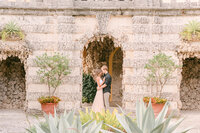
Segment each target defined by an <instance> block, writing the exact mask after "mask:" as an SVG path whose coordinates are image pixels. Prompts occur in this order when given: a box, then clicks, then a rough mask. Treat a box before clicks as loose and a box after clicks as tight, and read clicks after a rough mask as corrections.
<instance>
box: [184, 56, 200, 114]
mask: <svg viewBox="0 0 200 133" xmlns="http://www.w3.org/2000/svg"><path fill="white" fill-rule="evenodd" d="M199 96H200V59H198V58H196V57H195V58H187V59H185V60H183V67H182V80H181V85H180V99H181V102H182V109H183V110H200V97H199Z"/></svg>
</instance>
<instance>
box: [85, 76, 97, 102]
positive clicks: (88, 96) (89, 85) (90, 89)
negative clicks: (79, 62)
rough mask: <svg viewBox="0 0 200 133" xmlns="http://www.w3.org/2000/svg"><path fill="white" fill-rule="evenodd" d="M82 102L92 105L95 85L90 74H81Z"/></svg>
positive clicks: (95, 90)
mask: <svg viewBox="0 0 200 133" xmlns="http://www.w3.org/2000/svg"><path fill="white" fill-rule="evenodd" d="M82 83H83V89H82V102H83V103H84V102H86V103H92V102H93V101H94V97H95V95H96V92H97V84H96V82H95V81H94V79H93V77H92V76H91V75H90V74H85V73H84V74H83V80H82Z"/></svg>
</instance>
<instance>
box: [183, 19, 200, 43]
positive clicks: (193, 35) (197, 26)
mask: <svg viewBox="0 0 200 133" xmlns="http://www.w3.org/2000/svg"><path fill="white" fill-rule="evenodd" d="M180 35H181V37H182V40H183V41H199V40H200V22H199V21H195V20H192V21H190V22H189V23H188V24H186V25H185V27H184V29H183V31H182V32H181V33H180Z"/></svg>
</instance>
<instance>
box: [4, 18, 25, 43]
mask: <svg viewBox="0 0 200 133" xmlns="http://www.w3.org/2000/svg"><path fill="white" fill-rule="evenodd" d="M1 38H2V40H4V41H5V40H22V39H24V34H23V32H22V31H21V29H20V27H19V26H17V24H16V23H14V22H13V21H11V22H9V23H8V24H6V25H5V27H4V28H3V30H2V31H1Z"/></svg>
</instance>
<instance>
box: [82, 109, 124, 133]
mask: <svg viewBox="0 0 200 133" xmlns="http://www.w3.org/2000/svg"><path fill="white" fill-rule="evenodd" d="M117 112H118V111H117V110H116V109H114V111H113V112H112V113H110V111H109V110H107V111H102V112H101V113H99V112H97V113H95V112H93V111H92V110H90V111H88V109H87V108H86V111H85V112H83V111H79V114H80V118H81V122H82V124H85V123H87V122H88V121H96V122H97V123H99V122H102V121H103V123H104V125H103V126H102V129H104V130H107V131H113V129H112V128H110V127H109V126H107V124H108V125H111V126H113V127H115V128H117V129H120V130H124V129H123V127H122V126H121V124H120V123H119V121H118V120H117V118H116V113H117Z"/></svg>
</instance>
